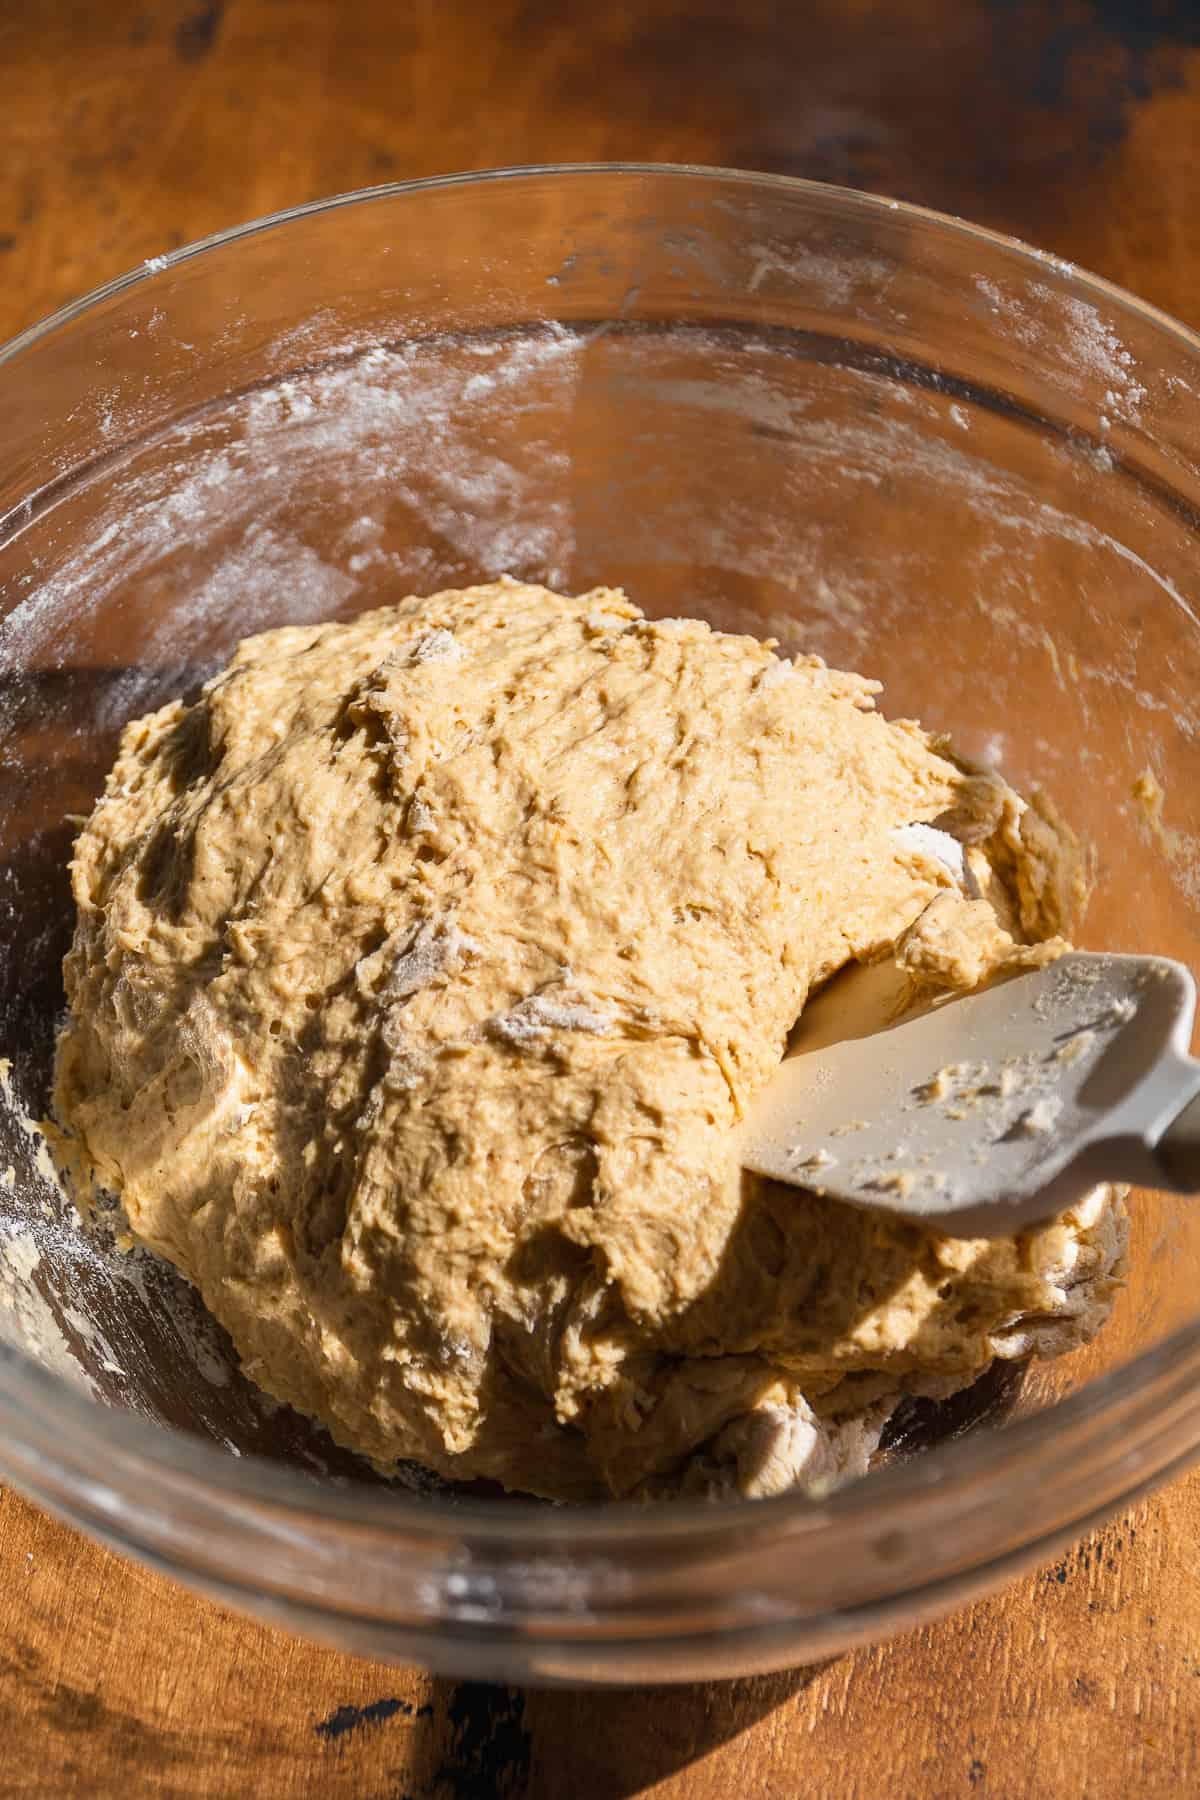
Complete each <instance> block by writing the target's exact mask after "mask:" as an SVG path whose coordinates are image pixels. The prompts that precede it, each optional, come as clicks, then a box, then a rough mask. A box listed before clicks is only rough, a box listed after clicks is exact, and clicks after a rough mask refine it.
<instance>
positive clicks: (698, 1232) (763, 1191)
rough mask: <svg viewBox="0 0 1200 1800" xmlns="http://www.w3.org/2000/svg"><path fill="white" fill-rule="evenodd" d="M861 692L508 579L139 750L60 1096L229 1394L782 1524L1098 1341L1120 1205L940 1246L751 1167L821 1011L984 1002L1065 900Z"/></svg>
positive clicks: (476, 1471) (537, 1471)
mask: <svg viewBox="0 0 1200 1800" xmlns="http://www.w3.org/2000/svg"><path fill="white" fill-rule="evenodd" d="M873 692H874V688H873V685H872V684H871V683H869V682H867V681H864V680H863V679H862V678H860V677H859V676H857V675H850V674H841V673H838V672H837V671H834V670H831V669H829V668H826V667H825V665H824V664H823V663H821V662H820V661H819V660H817V659H816V658H809V659H803V658H800V659H797V660H796V661H795V662H794V663H789V662H784V661H781V660H780V659H779V658H777V657H776V656H775V655H774V654H773V651H772V649H771V647H770V646H767V645H764V644H761V643H758V642H756V641H755V640H753V639H750V638H744V637H732V636H726V635H724V634H721V633H718V632H713V631H710V630H709V628H708V627H707V626H706V625H704V624H702V623H700V622H699V621H696V620H662V621H659V622H650V621H648V620H646V619H644V618H643V617H642V615H641V614H640V613H639V612H638V611H637V609H636V608H635V607H633V606H631V605H630V604H629V603H628V602H627V601H626V600H625V599H624V597H623V596H622V595H621V594H620V593H617V592H613V591H610V590H607V589H601V590H597V591H595V592H593V593H590V594H585V595H583V596H581V597H579V598H575V599H570V598H565V597H563V596H560V595H558V594H554V593H551V592H549V591H547V590H546V589H544V588H538V587H529V586H523V585H519V584H517V583H514V582H508V581H501V582H497V583H494V584H490V585H488V586H482V587H476V588H470V589H467V590H466V591H463V592H455V593H443V594H436V595H434V596H432V597H431V598H427V599H408V600H404V601H402V602H401V603H400V604H399V605H396V606H394V607H391V608H388V609H386V610H384V611H379V612H374V613H369V614H366V615H364V616H362V617H360V618H358V619H356V620H354V621H353V622H352V623H349V624H326V625H315V626H314V625H306V626H296V627H290V628H287V629H283V630H278V631H272V632H268V633H266V634H264V635H262V636H259V637H255V638H250V639H248V640H247V641H246V642H245V643H243V644H242V645H241V646H240V647H239V649H238V650H237V652H236V654H235V655H234V657H233V660H232V662H231V663H230V664H229V666H228V668H227V669H226V670H225V671H224V672H223V673H222V674H220V675H218V676H217V677H216V678H215V679H214V680H212V681H210V682H209V683H208V685H207V687H206V688H205V689H204V691H203V693H202V695H201V696H200V698H199V699H198V700H197V701H196V702H195V704H193V705H185V704H184V703H182V702H177V703H175V704H172V705H170V706H167V707H164V708H163V709H162V710H161V711H159V712H157V713H154V714H152V715H151V716H150V717H148V718H144V719H141V720H138V721H137V722H136V723H134V724H131V725H130V726H128V727H127V729H126V731H125V733H124V735H123V738H122V741H121V746H120V752H119V755H118V758H117V761H116V765H115V767H114V769H113V771H112V774H111V776H110V779H109V782H108V785H107V788H106V791H105V794H104V796H103V797H102V799H101V800H100V802H99V803H98V805H97V807H96V809H95V812H94V813H93V815H92V817H91V819H90V821H89V822H88V824H87V826H86V827H85V829H84V830H83V832H82V834H81V836H80V838H79V840H78V842H77V844H76V847H75V854H74V862H73V865H72V874H73V883H74V891H75V897H76V901H77V905H78V926H77V931H76V936H75V942H74V946H73V948H72V950H71V952H70V954H69V956H68V957H67V961H66V983H67V993H68V999H69V1002H70V1018H69V1022H68V1024H67V1026H66V1029H65V1031H64V1033H63V1036H62V1040H61V1044H60V1050H59V1061H58V1082H57V1109H58V1113H59V1117H60V1120H61V1121H62V1123H63V1125H64V1126H65V1127H66V1128H67V1130H68V1131H69V1133H70V1134H71V1136H72V1138H73V1140H74V1143H75V1148H76V1152H77V1155H78V1156H79V1157H81V1158H82V1159H83V1160H84V1161H85V1162H86V1164H87V1166H88V1167H89V1169H90V1172H91V1173H90V1179H91V1181H92V1182H93V1183H94V1184H95V1186H97V1187H102V1188H105V1189H109V1190H112V1191H115V1192H116V1193H117V1194H119V1195H120V1197H121V1199H122V1200H123V1203H124V1207H125V1211H126V1213H127V1216H128V1219H129V1223H130V1226H131V1229H132V1231H133V1232H134V1233H135V1235H136V1237H137V1238H138V1239H139V1240H140V1241H141V1242H143V1243H144V1244H147V1245H149V1246H150V1247H151V1248H153V1249H154V1250H156V1251H158V1252H159V1253H161V1254H162V1255H163V1256H165V1257H168V1258H169V1259H170V1260H171V1261H172V1262H173V1263H175V1264H176V1265H177V1266H178V1267H179V1268H180V1269H182V1270H183V1271H184V1273H185V1274H186V1275H188V1276H189V1277H190V1278H191V1280H192V1281H193V1282H194V1283H195V1284H196V1286H197V1287H198V1288H199V1290H200V1292H201V1294H202V1295H203V1297H204V1299H205V1301H206V1302H207V1304H208V1306H209V1307H210V1308H211V1310H212V1311H213V1312H214V1313H215V1315H216V1316H217V1318H218V1319H220V1320H221V1322H222V1323H223V1324H224V1325H225V1326H226V1327H227V1329H228V1331H229V1332H230V1334H231V1336H232V1338H233V1341H234V1344H235V1345H236V1347H237V1350H238V1352H239V1354H240V1356H241V1359H242V1362H243V1366H244V1367H245V1369H246V1372H247V1373H248V1375H250V1376H251V1377H252V1378H253V1379H254V1380H255V1381H257V1382H259V1383H260V1384H261V1385H262V1386H263V1387H265V1388H267V1389H269V1390H270V1392H271V1393H273V1394H275V1395H277V1396H278V1397H279V1398H281V1399H283V1400H286V1401H289V1402H290V1403H291V1404H293V1405H294V1406H296V1407H298V1408H300V1409H301V1410H302V1411H304V1412H306V1413H308V1414H311V1415H312V1416H314V1417H315V1418H317V1419H319V1420H321V1421H322V1422H323V1423H324V1424H325V1425H326V1426H327V1427H328V1428H329V1430H330V1431H331V1432H332V1433H333V1434H334V1436H335V1437H336V1438H338V1439H339V1440H340V1441H341V1442H343V1443H345V1444H347V1445H349V1446H351V1447H352V1448H354V1449H357V1450H359V1451H361V1452H362V1453H363V1454H365V1455H366V1456H368V1457H370V1458H372V1459H373V1460H374V1461H375V1462H376V1463H377V1464H379V1465H381V1466H383V1467H385V1468H386V1467H388V1466H391V1465H394V1464H395V1463H397V1461H399V1460H401V1459H415V1460H417V1461H419V1462H421V1463H423V1464H424V1465H426V1466H427V1467H429V1468H431V1469H433V1470H436V1471H437V1472H439V1473H440V1474H442V1475H444V1476H446V1477H450V1478H474V1477H488V1478H493V1479H495V1480H497V1481H499V1482H502V1483H503V1484H504V1485H505V1486H506V1487H509V1488H512V1489H516V1490H521V1491H525V1492H530V1493H534V1494H541V1495H545V1496H548V1497H550V1498H554V1499H571V1498H585V1497H592V1496H598V1495H610V1494H611V1495H627V1494H649V1493H652V1492H656V1491H665V1490H666V1489H668V1488H671V1487H675V1488H678V1487H680V1486H687V1485H688V1484H689V1483H692V1484H693V1485H694V1483H695V1482H696V1481H697V1480H700V1479H702V1476H701V1474H698V1471H703V1470H705V1469H711V1468H716V1467H722V1468H725V1469H726V1470H727V1471H729V1470H731V1471H732V1472H733V1473H732V1476H731V1477H730V1479H731V1480H732V1482H733V1484H734V1485H736V1486H740V1487H741V1488H742V1489H744V1490H746V1491H768V1490H771V1489H774V1488H777V1487H779V1486H783V1485H787V1484H788V1483H789V1482H792V1481H795V1480H800V1479H809V1478H811V1477H812V1476H814V1475H817V1474H821V1475H825V1474H828V1473H829V1472H830V1471H831V1470H832V1471H836V1470H837V1469H838V1468H839V1467H841V1468H845V1467H848V1466H849V1465H850V1464H853V1465H854V1466H859V1465H861V1464H862V1463H863V1462H864V1460H865V1454H866V1452H865V1451H864V1450H863V1445H864V1444H867V1443H868V1440H869V1439H870V1430H869V1429H868V1427H869V1423H870V1420H871V1419H873V1418H876V1417H878V1418H879V1419H882V1417H884V1416H886V1411H887V1410H888V1407H889V1406H890V1405H891V1404H894V1403H895V1400H896V1399H897V1398H898V1397H899V1395H900V1394H901V1393H903V1392H905V1391H915V1392H923V1391H928V1384H929V1383H930V1382H939V1381H940V1382H942V1383H943V1384H948V1385H949V1386H951V1387H952V1386H954V1385H955V1384H959V1383H961V1382H964V1381H967V1380H970V1379H971V1378H972V1377H973V1376H974V1375H975V1374H977V1373H978V1372H979V1371H980V1370H981V1369H982V1368H983V1367H985V1366H986V1364H987V1363H988V1361H989V1360H990V1359H991V1358H992V1357H993V1356H995V1355H1016V1354H1024V1353H1025V1352H1026V1351H1028V1350H1029V1349H1038V1350H1041V1351H1043V1352H1047V1351H1053V1350H1055V1349H1058V1348H1061V1347H1064V1346H1065V1345H1067V1344H1068V1343H1070V1342H1072V1341H1075V1340H1077V1339H1079V1338H1081V1337H1083V1336H1085V1335H1087V1334H1088V1333H1090V1332H1091V1331H1092V1330H1094V1329H1095V1328H1096V1326H1097V1324H1098V1323H1099V1321H1100V1319H1101V1318H1102V1316H1103V1314H1104V1312H1105V1310H1106V1307H1107V1303H1108V1295H1109V1291H1110V1289H1111V1286H1112V1283H1113V1279H1114V1273H1115V1270H1116V1267H1117V1264H1118V1260H1119V1254H1120V1245H1119V1236H1120V1233H1119V1225H1118V1224H1117V1223H1116V1216H1117V1215H1116V1213H1115V1211H1114V1207H1113V1205H1112V1203H1111V1201H1110V1199H1109V1198H1108V1197H1106V1196H1101V1197H1099V1198H1098V1199H1097V1200H1096V1201H1095V1202H1094V1204H1093V1208H1092V1211H1091V1212H1090V1213H1085V1212H1083V1211H1080V1212H1079V1213H1077V1214H1075V1215H1067V1216H1066V1217H1065V1218H1064V1219H1063V1220H1061V1221H1057V1222H1056V1223H1055V1224H1054V1225H1053V1226H1051V1227H1048V1228H1046V1229H1045V1230H1044V1231H1041V1232H1033V1233H1028V1234H1025V1235H1024V1236H1022V1237H1020V1238H1017V1239H1012V1240H1003V1241H1001V1242H999V1243H986V1244H982V1243H966V1244H964V1243H961V1242H957V1241H954V1240H942V1239H938V1238H936V1237H933V1236H931V1235H930V1234H928V1233H926V1232H922V1231H921V1230H919V1229H918V1228H916V1227H913V1226H906V1225H904V1224H901V1223H897V1222H894V1221H885V1220H882V1219H879V1218H876V1217H874V1216H872V1215H870V1214H867V1213H862V1212H854V1211H851V1210H850V1209H845V1208H841V1207H838V1206H836V1205H833V1204H830V1203H829V1202H826V1201H824V1200H821V1199H818V1198H817V1197H816V1196H814V1195H810V1194H805V1193H800V1192H797V1191H795V1190H792V1189H787V1188H782V1187H777V1186H774V1185H773V1184H771V1183H769V1182H765V1181H761V1180H759V1179H757V1178H755V1177H752V1176H750V1175H748V1174H746V1173H744V1172H743V1171H742V1170H741V1169H740V1167H739V1164H738V1158H737V1153H736V1148H735V1138H734V1127H735V1126H736V1124H737V1122H738V1119H739V1117H740V1116H741V1113H742V1110H743V1108H744V1106H745V1104H746V1102H747V1101H748V1099H749V1098H750V1096H751V1095H753V1094H754V1092H755V1091H756V1090H757V1089H758V1088H759V1087H760V1086H761V1085H762V1083H763V1082H765V1081H766V1080H767V1079H768V1078H769V1076H770V1074H771V1072H772V1070H773V1068H774V1067H775V1065H776V1064H777V1063H778V1061H779V1059H780V1057H781V1056H782V1054H783V1052H784V1048H785V1044H786V1042H787V1038H788V1034H789V1032H790V1030H791V1028H792V1026H793V1025H794V1023H795V1021H796V1019H797V1017H798V1016H799V1014H800V1012H801V1010H802V1009H803V1007H804V1005H805V1001H806V998H807V997H808V995H809V993H810V992H811V991H812V990H813V989H814V988H815V987H817V986H818V985H819V984H821V983H824V982H826V981H827V980H828V978H829V977H831V976H832V975H834V974H835V972H836V971H838V970H839V969H842V968H844V967H846V966H847V965H849V964H854V963H866V964H871V963H875V964H878V963H879V962H880V961H881V959H882V960H887V959H888V958H891V959H892V966H893V969H894V972H895V974H896V977H897V979H898V980H900V981H901V982H905V981H907V982H909V983H919V982H920V980H921V979H922V969H924V971H925V974H926V975H928V973H929V969H930V967H931V966H933V965H936V981H937V983H938V984H939V985H940V986H946V985H954V984H955V983H958V984H959V985H971V984H972V983H973V982H974V981H976V980H978V979H979V978H980V977H981V975H982V974H983V973H985V972H986V969H987V967H988V966H989V958H994V957H995V955H997V954H1000V953H1002V952H1003V953H1005V954H1006V953H1007V952H1008V951H1009V950H1010V949H1011V947H1012V945H1013V944H1014V943H1016V942H1018V941H1019V940H1020V938H1021V937H1022V936H1023V935H1026V936H1027V935H1029V932H1030V926H1031V923H1032V927H1033V930H1034V935H1037V931H1038V921H1039V920H1044V921H1047V922H1048V925H1047V928H1046V929H1042V930H1041V935H1048V934H1049V931H1050V930H1055V929H1057V922H1058V915H1059V913H1060V912H1061V910H1062V907H1063V905H1064V904H1065V902H1063V901H1062V899H1061V896H1059V895H1058V894H1057V893H1056V889H1055V882H1056V879H1057V877H1056V872H1055V871H1056V863H1055V858H1054V857H1053V856H1052V855H1051V854H1050V853H1049V851H1048V848H1047V828H1046V826H1045V822H1044V820H1043V819H1042V817H1041V815H1038V817H1037V820H1036V824H1037V835H1036V844H1035V848H1034V850H1033V851H1032V852H1031V851H1030V850H1029V849H1028V847H1027V845H1026V837H1025V832H1026V828H1027V826H1028V824H1029V822H1030V820H1031V819H1032V818H1033V814H1032V813H1031V810H1030V809H1028V808H1026V807H1025V805H1024V803H1023V802H1022V801H1021V800H1019V799H1018V797H1017V796H1016V795H1015V794H1014V793H1012V791H1011V790H1010V789H1009V788H1007V787H1006V786H1005V784H1004V783H1003V782H1001V781H999V780H998V779H997V778H996V777H994V776H992V775H986V774H982V773H979V772H974V771H971V770H969V769H967V768H965V767H964V766H963V765H962V764H961V763H960V762H958V761H957V760H956V759H955V758H954V756H953V755H952V754H951V753H950V751H949V750H948V748H947V747H946V746H945V745H944V744H940V743H938V742H936V741H934V740H931V739H930V738H929V737H928V736H927V735H926V734H925V733H924V732H922V731H921V730H920V729H919V728H918V727H917V726H916V725H914V724H912V723H909V722H903V721H901V722H895V723H893V722H888V721H887V720H885V719H884V718H883V717H882V716H881V715H880V714H879V713H877V712H876V711H875V709H874V704H873V698H872V695H873ZM912 825H925V826H930V825H934V826H936V827H937V830H935V831H933V832H929V833H924V834H923V833H920V832H918V833H913V832H910V831H906V830H905V828H906V827H910V826H912ZM939 830H940V831H950V832H952V833H953V834H954V835H955V836H956V837H957V838H959V839H960V840H961V841H962V842H963V843H964V844H966V845H968V846H969V848H968V850H967V852H966V858H967V859H969V860H970V861H971V865H972V868H973V870H974V874H973V875H972V878H971V881H970V884H969V888H968V889H966V890H964V889H963V888H961V887H960V886H958V885H957V884H956V881H955V876H954V872H953V863H954V859H953V858H950V859H949V865H950V866H948V865H947V861H946V859H945V858H939V856H938V855H936V854H932V853H931V852H930V850H929V848H928V844H929V843H930V842H933V841H934V840H936V838H937V835H938V831H939ZM964 866H965V865H964ZM985 902H986V903H985ZM931 903H934V904H935V912H934V913H933V914H932V915H928V909H929V908H930V906H931ZM927 915H928V930H927V931H926V933H925V936H924V939H922V938H921V933H920V929H919V922H920V921H921V920H922V918H924V917H926V916H927ZM1023 922H1024V923H1023ZM914 928H916V929H915V930H914ZM919 942H923V943H924V946H925V948H924V950H923V951H922V952H920V954H918V951H917V950H916V949H914V946H915V945H918V943H919ZM898 945H907V946H908V948H907V950H900V951H897V949H896V946H898ZM997 947H999V948H997ZM906 956H907V959H908V962H907V965H906V964H905V961H904V958H905V957H906ZM922 959H923V960H922ZM922 1384H925V1385H924V1386H922ZM847 1446H850V1448H847ZM868 1447H869V1445H868ZM689 1470H691V1474H690V1475H689Z"/></svg>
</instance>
